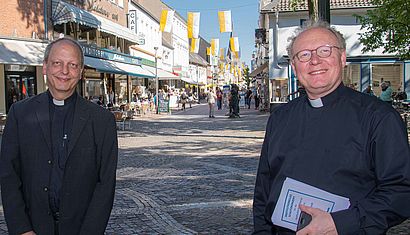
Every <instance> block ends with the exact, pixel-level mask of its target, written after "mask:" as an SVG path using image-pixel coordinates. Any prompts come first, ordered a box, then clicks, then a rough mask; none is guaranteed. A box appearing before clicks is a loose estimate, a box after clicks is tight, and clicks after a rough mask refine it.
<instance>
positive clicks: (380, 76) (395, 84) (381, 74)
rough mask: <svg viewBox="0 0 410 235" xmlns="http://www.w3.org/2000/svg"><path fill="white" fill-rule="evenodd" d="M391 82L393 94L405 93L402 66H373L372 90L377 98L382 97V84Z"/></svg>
mask: <svg viewBox="0 0 410 235" xmlns="http://www.w3.org/2000/svg"><path fill="white" fill-rule="evenodd" d="M385 81H389V82H390V84H391V88H392V89H393V92H398V91H403V65H402V64H373V65H372V89H373V93H374V94H375V95H376V96H380V93H381V88H380V85H381V83H382V82H385Z"/></svg>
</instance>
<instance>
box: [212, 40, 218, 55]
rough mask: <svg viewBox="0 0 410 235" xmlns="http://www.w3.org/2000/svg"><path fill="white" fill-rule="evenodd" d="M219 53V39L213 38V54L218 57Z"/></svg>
mask: <svg viewBox="0 0 410 235" xmlns="http://www.w3.org/2000/svg"><path fill="white" fill-rule="evenodd" d="M218 52H219V39H218V38H212V39H211V54H212V55H218Z"/></svg>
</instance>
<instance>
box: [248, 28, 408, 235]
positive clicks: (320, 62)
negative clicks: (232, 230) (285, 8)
mask: <svg viewBox="0 0 410 235" xmlns="http://www.w3.org/2000/svg"><path fill="white" fill-rule="evenodd" d="M288 55H289V58H290V62H291V65H292V69H293V71H294V72H295V74H296V76H297V79H298V80H299V82H300V83H301V84H302V85H303V87H304V88H305V91H306V94H307V96H301V97H299V98H296V99H294V100H292V101H290V102H289V103H287V104H285V105H282V106H280V107H278V108H276V109H275V110H274V111H273V112H272V114H271V116H270V118H269V121H268V124H267V127H266V135H265V139H264V143H263V146H262V151H261V156H260V161H259V168H258V173H257V179H256V186H255V194H254V203H253V215H254V234H280V235H281V234H295V230H296V224H297V222H298V221H297V220H296V221H291V220H290V219H289V220H286V219H283V218H284V217H279V219H278V220H277V219H275V218H277V217H275V216H272V214H273V212H274V211H275V209H276V206H277V204H278V203H279V202H278V198H279V196H280V194H281V189H282V185H283V184H284V182H285V179H287V178H290V179H293V180H296V181H299V182H302V183H305V184H308V185H311V186H313V187H316V188H318V189H321V190H324V191H327V192H328V193H332V194H335V195H339V196H342V197H344V198H347V199H348V201H349V202H350V206H348V208H347V209H342V210H339V211H331V212H327V211H324V210H321V209H318V208H317V207H315V205H316V204H314V205H313V207H309V206H306V205H303V204H304V201H303V200H302V201H300V200H299V199H297V200H296V202H295V206H294V207H286V208H290V210H292V212H293V211H294V212H295V213H294V214H292V215H293V217H292V219H295V218H294V217H295V215H298V213H300V211H297V209H298V208H299V209H300V210H301V211H304V212H306V213H307V214H309V215H310V216H311V218H312V220H311V221H310V223H309V224H308V225H307V226H306V227H305V228H303V229H301V230H299V231H298V232H297V233H296V234H298V235H305V234H309V235H316V234H327V235H335V234H340V235H344V234H385V233H386V231H387V230H388V228H390V227H392V226H394V225H397V224H399V223H401V222H402V221H404V220H405V219H406V218H409V217H410V203H409V202H408V201H409V198H410V150H409V143H408V139H407V133H406V128H405V125H404V123H403V121H402V119H401V118H400V115H399V114H398V113H397V112H396V111H395V110H394V109H393V108H392V107H391V106H389V105H387V104H385V103H383V102H382V101H380V100H378V99H377V98H375V97H372V96H368V95H365V94H362V93H359V92H357V91H354V90H352V89H349V88H347V87H345V86H344V85H343V83H342V75H343V67H344V66H345V65H346V42H345V40H344V38H343V36H342V35H341V34H340V33H339V32H338V31H336V30H335V29H334V28H332V27H330V26H329V25H328V24H327V23H325V22H310V24H308V25H306V27H304V28H302V29H300V30H299V31H298V32H297V33H296V35H295V36H294V37H293V38H292V40H291V42H290V45H289V47H288ZM287 182H289V181H287ZM292 182H294V181H292ZM294 190H296V191H298V190H301V192H302V193H303V192H304V190H303V189H301V188H296V189H294ZM294 195H296V194H294ZM299 202H301V203H300V204H299ZM309 205H312V204H309ZM282 212H283V211H275V215H276V213H278V214H279V215H282V216H285V217H286V216H288V215H284V214H281V213H282ZM272 217H273V218H272ZM281 219H282V220H281ZM292 223H293V224H292ZM278 224H280V225H281V226H279V225H278ZM285 227H286V228H285Z"/></svg>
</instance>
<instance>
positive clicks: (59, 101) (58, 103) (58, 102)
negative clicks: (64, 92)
mask: <svg viewBox="0 0 410 235" xmlns="http://www.w3.org/2000/svg"><path fill="white" fill-rule="evenodd" d="M53 104H55V105H57V106H64V100H56V99H54V98H53Z"/></svg>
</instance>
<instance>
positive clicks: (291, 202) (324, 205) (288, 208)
mask: <svg viewBox="0 0 410 235" xmlns="http://www.w3.org/2000/svg"><path fill="white" fill-rule="evenodd" d="M299 204H302V205H306V206H310V207H314V208H318V209H321V210H324V211H326V212H329V213H330V212H335V211H340V210H344V209H347V208H349V206H350V201H349V198H345V197H342V196H339V195H335V194H332V193H329V192H326V191H324V190H322V189H319V188H316V187H313V186H311V185H308V184H305V183H302V182H300V181H297V180H294V179H291V178H288V177H287V178H286V179H285V182H284V183H283V186H282V190H281V192H280V195H279V199H278V202H277V203H276V206H275V210H274V211H273V214H272V218H271V220H272V223H273V224H276V225H278V226H281V227H285V228H288V229H291V230H293V231H296V227H297V223H298V219H299V215H300V209H299Z"/></svg>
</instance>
